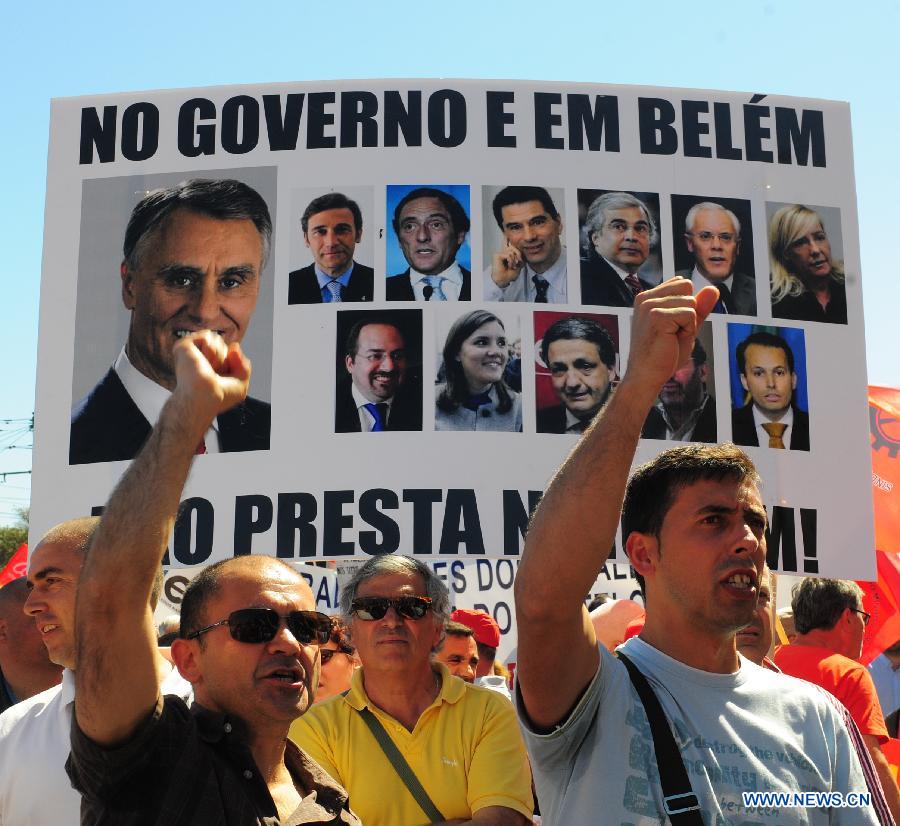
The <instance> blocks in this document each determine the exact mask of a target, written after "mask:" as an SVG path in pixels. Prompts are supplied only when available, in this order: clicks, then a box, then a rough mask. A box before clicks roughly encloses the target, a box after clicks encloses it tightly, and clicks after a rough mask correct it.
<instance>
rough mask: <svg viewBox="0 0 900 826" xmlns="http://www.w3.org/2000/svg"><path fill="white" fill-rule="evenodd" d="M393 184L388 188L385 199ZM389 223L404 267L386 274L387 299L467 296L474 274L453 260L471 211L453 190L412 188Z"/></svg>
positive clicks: (465, 230) (467, 227)
mask: <svg viewBox="0 0 900 826" xmlns="http://www.w3.org/2000/svg"><path fill="white" fill-rule="evenodd" d="M394 189H395V188H394V187H388V193H389V198H390V193H391V191H392V190H394ZM456 189H461V190H464V191H465V192H466V193H468V187H456ZM391 226H392V228H393V231H394V234H395V235H396V238H397V242H398V244H399V246H400V250H401V251H402V253H403V258H404V259H405V261H406V264H407V268H406V270H405V271H404V272H401V273H399V274H397V275H392V276H390V277H389V278H388V279H387V281H386V284H385V298H386V299H387V300H388V301H470V300H471V298H472V273H471V271H470V270H469V269H467V268H466V267H464V266H463V265H462V264H461V263H460V262H459V261H458V260H457V253H458V252H459V250H460V248H461V247H462V246H463V244H464V243H465V241H466V236H467V235H468V234H469V227H470V221H469V215H468V212H467V210H466V208H465V207H464V206H463V205H462V204H461V203H460V202H459V201H458V200H457V199H456V198H455V197H454V196H453V195H452V194H450V193H449V192H445V191H444V190H443V189H440V188H438V187H430V186H425V187H417V188H415V189H412V190H410V191H409V192H407V193H406V194H405V195H404V196H403V197H402V198H401V199H400V201H399V202H398V203H397V205H396V207H395V208H394V213H393V218H392V220H391ZM388 272H390V270H388Z"/></svg>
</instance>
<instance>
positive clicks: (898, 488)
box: [869, 387, 900, 597]
mask: <svg viewBox="0 0 900 826" xmlns="http://www.w3.org/2000/svg"><path fill="white" fill-rule="evenodd" d="M869 430H870V432H871V434H872V496H873V499H874V502H875V547H876V548H877V549H878V550H879V551H891V552H893V553H900V390H893V389H891V388H888V387H870V388H869ZM898 597H900V593H898Z"/></svg>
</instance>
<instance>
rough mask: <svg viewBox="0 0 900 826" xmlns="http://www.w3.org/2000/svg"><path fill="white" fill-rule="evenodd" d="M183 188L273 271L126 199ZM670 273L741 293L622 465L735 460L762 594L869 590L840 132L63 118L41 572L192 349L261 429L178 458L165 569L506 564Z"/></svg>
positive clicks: (850, 235) (407, 98)
mask: <svg viewBox="0 0 900 826" xmlns="http://www.w3.org/2000/svg"><path fill="white" fill-rule="evenodd" d="M194 179H211V180H213V181H216V182H220V183H219V184H216V185H213V186H212V187H211V190H213V194H214V195H215V193H217V192H218V193H219V195H221V191H222V189H223V186H224V185H222V184H221V182H222V181H226V180H235V181H238V182H240V185H238V186H237V187H236V188H235V187H232V189H235V191H240V192H241V193H246V192H248V191H249V192H250V193H251V195H250V196H249V199H250V200H251V201H253V200H254V199H256V200H257V201H258V200H259V199H261V200H262V201H263V202H265V205H267V207H268V212H269V213H270V214H271V220H272V224H273V227H274V231H273V233H272V243H271V252H270V254H269V256H268V259H267V261H266V263H265V266H264V267H261V268H260V266H259V263H260V262H259V258H260V241H259V237H258V233H257V232H254V230H259V229H260V222H259V221H258V217H259V216H258V214H256V216H255V217H253V216H247V215H245V214H244V213H241V216H242V217H233V216H231V217H229V216H228V215H225V216H223V215H221V214H219V213H216V212H215V209H213V210H212V211H209V210H207V207H205V206H193V205H194V204H196V203H198V202H195V201H191V200H190V197H192V195H191V192H193V191H196V190H198V189H203V186H205V185H201V186H200V187H197V186H196V185H195V186H193V187H191V186H189V187H188V188H187V190H184V189H182V190H175V189H170V192H169V194H168V195H166V196H160V197H162V200H163V201H165V202H166V203H167V204H170V205H171V204H174V207H171V210H172V211H171V212H166V211H165V210H166V209H168V208H170V207H165V206H164V207H161V208H160V209H161V210H162V211H159V212H154V210H156V209H157V206H158V205H157V206H154V203H155V202H154V201H153V197H156V196H153V197H151V198H150V200H149V201H148V200H147V199H146V196H147V193H148V192H150V191H151V190H155V189H157V188H161V187H162V188H172V187H176V186H177V185H178V184H179V183H180V182H182V181H186V180H194ZM226 189H227V187H226ZM227 191H231V190H227ZM323 196H330V197H326V198H324V200H320V199H322V198H323ZM338 196H340V197H338ZM242 197H243V196H242ZM179 198H184V199H185V200H183V201H181V200H178V199H179ZM166 199H169V200H168V201H167V200H166ZM245 200H246V198H245ZM181 203H184V204H186V205H187V206H184V207H179V206H178V205H179V204H181ZM148 204H149V206H148ZM139 205H140V206H139ZM797 205H805V207H806V210H805V211H804V210H801V209H796V208H795V207H796V206H797ZM138 206H139V208H138V210H137V214H136V216H135V219H134V220H133V221H132V233H131V234H127V233H126V228H127V227H128V224H129V219H130V218H131V217H132V211H133V210H135V207H138ZM251 212H252V210H251ZM304 216H305V217H304ZM226 219H227V220H226ZM250 221H252V222H253V223H252V224H250V223H249V222H250ZM304 227H305V229H304ZM223 229H224V231H222V232H220V233H219V235H217V234H216V231H217V230H223ZM788 236H789V237H788ZM129 244H130V246H129ZM770 253H771V255H772V256H774V260H776V263H777V264H778V266H774V267H773V265H772V264H771V263H770ZM123 257H126V258H127V259H128V260H127V261H125V263H124V265H123ZM779 262H780V263H779ZM774 270H777V272H776V278H775V279H774V280H772V281H771V284H770V273H771V272H773V271H774ZM676 272H682V273H685V274H687V275H692V273H695V272H696V274H698V276H702V275H705V276H707V277H708V278H709V279H710V280H711V281H713V282H714V283H719V284H724V285H725V286H726V287H728V288H729V289H728V296H727V300H726V299H724V298H723V309H725V310H727V312H722V313H720V314H715V315H714V316H712V317H711V320H710V322H709V323H708V324H707V325H706V329H705V330H704V331H703V334H702V336H701V338H700V341H701V349H700V350H697V351H695V353H694V360H693V362H692V364H691V365H690V369H689V370H688V372H687V373H683V374H681V375H677V376H675V377H673V380H672V382H670V383H669V384H667V385H666V387H665V388H664V389H663V392H662V393H661V396H660V400H659V405H658V408H656V409H654V411H653V412H652V413H651V416H650V418H649V419H648V421H647V424H646V426H645V431H644V435H645V436H646V438H644V439H642V441H641V444H640V447H639V449H638V454H637V457H636V461H637V462H641V461H645V460H647V459H649V458H651V457H653V456H654V455H656V454H657V453H659V452H660V451H661V450H663V449H665V448H667V447H669V446H671V445H672V444H674V443H676V441H677V440H687V439H692V440H695V441H725V440H730V439H734V440H735V441H736V442H740V443H742V444H744V445H746V450H747V452H748V453H749V454H750V455H751V456H752V458H753V459H754V461H755V462H756V463H757V466H758V467H759V470H760V472H761V475H762V477H763V479H764V487H763V497H764V501H765V503H766V506H767V508H768V509H769V515H770V521H771V532H770V537H769V561H770V564H771V566H772V567H773V568H774V569H776V570H779V571H787V572H792V573H800V574H803V573H821V574H828V575H831V576H837V577H843V578H852V579H870V578H872V577H873V576H874V574H875V567H874V554H873V551H872V548H873V534H872V515H871V514H872V502H871V490H870V475H871V468H870V464H869V436H868V427H867V419H866V404H865V399H866V371H865V352H864V337H863V314H862V295H861V278H860V266H859V241H858V229H857V214H856V203H855V192H854V180H853V168H852V151H851V134H850V120H849V110H848V107H847V105H846V104H843V103H834V102H828V101H821V100H806V99H795V98H773V97H764V96H754V97H752V98H751V97H750V96H748V95H744V94H737V93H727V92H708V91H696V90H680V89H662V88H647V87H614V86H599V85H588V84H565V83H524V82H523V83H519V82H516V83H513V82H499V81H496V82H482V81H471V82H466V81H436V80H427V81H385V82H375V81H365V82H329V83H297V84H286V85H274V86H259V87H227V88H210V89H193V90H170V91H162V92H147V93H135V94H124V95H115V96H101V97H96V98H78V99H64V100H57V101H54V103H53V109H52V121H51V136H50V156H49V168H48V183H47V208H46V223H45V244H44V268H43V284H42V293H41V296H42V298H41V322H40V345H39V358H38V385H37V402H36V420H35V450H34V485H33V490H34V495H33V501H32V512H31V524H32V526H33V531H34V535H33V536H32V540H34V539H36V538H38V537H39V535H40V534H41V533H42V532H43V531H44V530H46V529H47V528H48V527H50V526H51V525H53V524H55V523H57V522H59V521H61V520H63V519H67V518H71V517H74V516H79V515H83V514H87V513H91V512H96V510H97V509H98V508H100V507H102V505H103V503H104V501H105V500H106V498H107V497H108V495H109V493H110V491H111V489H112V487H113V485H114V484H115V482H116V480H117V479H118V478H119V476H120V475H121V473H122V472H123V470H124V468H125V467H126V462H127V458H128V457H129V456H130V455H132V454H133V452H134V451H135V450H136V449H137V446H139V445H140V443H141V442H142V441H143V439H144V438H145V436H146V433H147V432H148V431H149V427H150V422H151V421H152V420H153V419H154V418H155V415H156V413H155V411H157V410H158V409H159V406H160V405H161V403H162V400H163V399H164V398H165V395H164V392H163V390H162V388H161V386H160V385H161V384H163V385H164V384H165V383H166V380H167V377H168V375H169V374H168V372H167V371H168V370H169V365H168V362H167V359H168V352H169V349H170V348H171V346H172V342H173V341H174V340H175V338H176V337H177V336H178V335H180V334H181V331H183V330H190V329H197V328H198V327H210V328H212V329H217V330H219V331H220V332H221V333H222V334H223V336H224V337H225V338H226V339H228V340H242V342H243V346H244V348H245V350H246V352H247V353H248V354H249V356H250V357H251V359H252V360H253V366H254V370H253V380H252V384H251V396H252V397H253V399H254V401H252V402H250V403H248V405H247V406H246V407H245V408H244V409H242V410H241V411H239V412H238V413H237V414H235V415H234V416H232V417H231V419H229V420H225V419H223V418H221V417H220V420H219V422H218V423H217V425H216V428H215V429H214V430H213V431H212V432H211V433H209V434H208V435H207V439H206V440H205V442H204V445H202V446H198V450H201V451H202V450H206V451H207V453H206V455H202V456H198V458H197V459H196V461H195V463H194V467H193V469H192V472H191V476H190V479H189V481H188V484H187V486H186V488H185V491H184V496H183V499H184V507H183V511H182V516H181V518H180V519H179V522H178V524H177V527H176V530H175V533H174V536H173V539H172V543H171V546H170V553H169V555H168V559H167V564H168V565H170V566H172V567H179V566H187V565H196V564H203V563H207V562H211V561H215V560H217V559H221V558H224V557H227V556H229V555H231V554H245V553H256V554H277V555H278V556H279V557H281V558H284V559H288V560H295V561H310V560H314V559H322V558H335V559H344V558H354V557H355V558H362V557H366V556H368V555H370V554H373V553H383V552H390V551H397V552H400V553H406V554H417V555H422V556H423V557H428V558H429V559H440V560H447V561H448V563H450V562H452V560H454V559H456V558H460V559H472V558H476V559H477V558H481V557H488V558H489V557H499V558H503V559H504V560H506V561H508V562H510V563H511V564H513V565H514V564H515V562H516V560H517V558H518V555H519V554H520V552H521V547H522V542H523V536H524V532H525V529H526V526H527V520H528V515H529V512H530V511H531V510H532V509H533V508H534V506H535V505H536V503H537V501H538V499H539V497H540V493H541V491H542V490H543V489H544V487H545V485H546V483H547V480H548V479H549V477H550V476H551V474H552V473H553V471H554V470H555V468H556V467H557V466H558V465H559V463H560V462H561V461H562V459H563V458H564V456H565V455H566V453H567V451H568V450H569V449H570V448H571V446H572V445H573V444H574V442H575V440H576V439H577V438H578V431H579V428H580V426H581V425H582V424H583V422H584V421H586V420H587V419H589V418H590V416H591V415H593V413H594V412H595V411H596V410H597V409H599V408H600V407H601V406H602V403H603V402H604V401H605V399H606V398H608V393H609V392H610V391H612V392H614V387H615V384H616V382H617V381H618V379H619V378H620V376H621V373H622V371H623V370H624V365H625V364H626V363H627V359H628V356H629V323H630V315H631V309H630V306H629V305H630V301H631V296H632V292H631V287H630V286H629V285H630V284H635V285H636V288H637V289H639V288H641V287H646V286H648V285H652V284H654V283H658V282H659V280H660V279H662V278H664V277H669V276H671V275H673V274H675V273H676ZM785 273H786V275H785ZM342 279H343V280H342ZM629 279H630V280H629ZM698 283H699V282H698ZM773 289H774V293H773ZM792 291H793V292H792ZM337 296H340V297H341V299H342V300H341V301H340V302H335V301H332V300H331V299H332V298H333V297H337ZM441 298H447V299H450V300H447V301H441V300H440V299H441ZM479 311H480V312H481V314H480V315H478V314H476V313H477V312H479ZM573 319H574V323H573V321H572V320H573ZM457 322H459V323H457ZM126 345H127V346H126ZM123 348H125V349H124V350H123ZM445 351H446V352H445ZM126 353H127V357H126ZM591 362H592V363H591ZM837 375H840V382H839V384H838V385H837V386H836V385H835V380H836V377H837ZM764 420H765V421H776V423H778V422H780V423H781V424H782V425H786V427H782V428H781V432H780V433H776V434H775V435H771V436H770V435H766V433H763V431H762V429H761V424H762V423H763V421H764ZM760 437H761V438H760ZM779 442H780V444H779ZM781 444H783V446H784V448H785V449H783V450H782V449H778V448H779V447H780V445H781ZM770 445H771V446H770ZM150 495H152V491H148V496H150ZM560 557H561V562H563V561H564V558H565V549H564V548H561V549H560ZM611 562H612V563H614V564H615V565H617V566H623V565H626V564H627V562H626V560H625V559H624V556H623V553H622V550H621V543H620V542H618V541H617V547H616V549H615V550H614V552H613V556H612V557H611ZM492 564H493V563H492Z"/></svg>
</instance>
